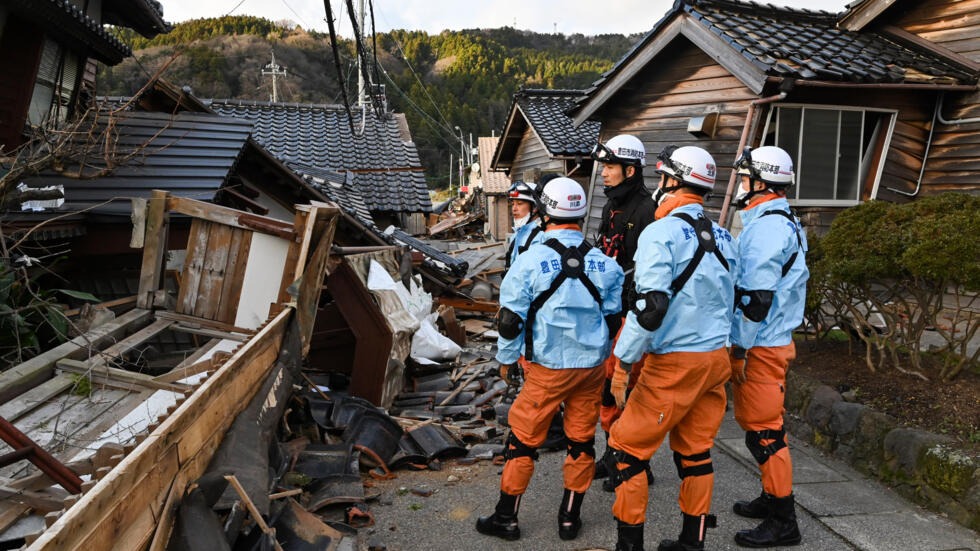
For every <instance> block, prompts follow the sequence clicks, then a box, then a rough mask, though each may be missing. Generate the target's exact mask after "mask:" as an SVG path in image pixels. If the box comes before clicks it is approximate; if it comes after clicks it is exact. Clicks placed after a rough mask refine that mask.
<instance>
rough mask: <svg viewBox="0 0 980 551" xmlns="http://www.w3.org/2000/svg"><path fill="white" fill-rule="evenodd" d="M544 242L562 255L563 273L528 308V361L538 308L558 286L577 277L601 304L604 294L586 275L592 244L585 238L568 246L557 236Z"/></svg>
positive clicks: (526, 335) (525, 354)
mask: <svg viewBox="0 0 980 551" xmlns="http://www.w3.org/2000/svg"><path fill="white" fill-rule="evenodd" d="M544 244H545V245H547V246H548V247H550V248H551V249H552V250H554V251H555V252H557V253H558V254H559V255H561V273H560V274H558V276H557V277H555V279H553V280H552V281H551V286H550V287H548V288H547V289H545V291H544V292H543V293H541V294H540V295H538V296H537V297H535V298H534V300H532V301H531V305H530V306H529V307H528V309H527V322H526V323H525V324H524V358H525V359H527V361H533V360H534V331H533V330H532V328H533V327H534V321H535V319H536V318H537V316H538V310H540V309H541V306H543V305H544V303H545V302H547V301H548V299H549V298H551V296H552V295H554V294H555V293H556V292H557V291H558V288H559V287H561V285H562V283H565V280H566V279H569V278H575V279H578V280H579V281H581V282H582V285H584V286H585V289H586V290H587V291H588V292H589V294H590V295H592V298H593V299H595V301H596V303H598V304H599V305H601V304H602V296H601V295H600V294H599V289H597V288H596V286H595V283H592V280H591V279H589V278H588V277H587V276H586V275H585V266H584V263H585V255H586V254H588V252H589V250H591V249H592V245H589V244H588V243H587V242H586V241H584V240H583V241H582V242H581V243H579V244H578V245H577V246H575V247H566V246H565V245H562V244H561V242H560V241H558V240H557V239H555V238H551V239H549V240H547V241H545V242H544ZM572 264H574V265H572Z"/></svg>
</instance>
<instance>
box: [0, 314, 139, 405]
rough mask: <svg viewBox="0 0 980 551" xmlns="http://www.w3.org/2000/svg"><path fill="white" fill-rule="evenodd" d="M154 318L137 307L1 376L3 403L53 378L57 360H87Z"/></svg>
mask: <svg viewBox="0 0 980 551" xmlns="http://www.w3.org/2000/svg"><path fill="white" fill-rule="evenodd" d="M152 315H153V313H152V312H150V311H149V310H144V309H141V308H134V309H133V310H130V311H129V312H126V313H125V314H123V315H121V316H119V317H118V318H116V319H115V320H113V321H110V322H108V323H106V324H104V325H100V326H98V327H96V328H95V329H93V330H91V331H89V332H88V333H85V334H84V335H80V336H78V337H75V338H74V339H72V340H70V341H68V342H66V343H64V344H61V345H58V346H56V347H54V348H52V349H51V350H48V351H47V352H42V353H41V354H39V355H37V356H35V357H33V358H31V359H30V360H27V361H26V362H24V363H21V364H18V365H16V366H14V367H12V368H10V369H8V370H6V371H4V372H3V373H0V403H6V402H7V400H10V399H11V398H13V397H14V396H17V395H19V394H21V393H22V392H24V391H26V390H27V389H29V388H33V387H35V386H37V385H38V384H40V383H42V382H44V381H46V380H48V379H50V378H51V377H52V376H53V375H54V364H55V362H57V361H58V360H60V359H62V358H71V359H78V358H81V357H87V354H88V351H89V350H90V349H92V348H98V347H101V346H104V345H105V344H106V343H108V342H113V341H115V340H117V339H118V338H119V336H120V335H121V334H123V333H125V332H126V331H128V330H129V329H130V327H131V326H132V325H136V324H139V323H142V322H143V321H145V320H147V319H149V318H150V317H151V316H152Z"/></svg>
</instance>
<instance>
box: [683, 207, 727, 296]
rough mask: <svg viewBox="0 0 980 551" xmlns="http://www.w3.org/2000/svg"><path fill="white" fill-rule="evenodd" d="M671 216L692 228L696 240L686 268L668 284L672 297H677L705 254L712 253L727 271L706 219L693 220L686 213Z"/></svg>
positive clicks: (725, 261) (723, 257) (711, 227)
mask: <svg viewBox="0 0 980 551" xmlns="http://www.w3.org/2000/svg"><path fill="white" fill-rule="evenodd" d="M671 216H676V217H678V218H680V219H681V220H683V221H685V222H687V223H688V224H689V225H690V226H691V227H692V228H694V235H695V236H697V239H698V250H697V251H695V252H694V256H693V257H692V258H691V261H690V262H688V263H687V267H685V268H684V271H682V272H681V273H680V275H678V276H677V279H675V280H674V281H672V282H670V291H671V293H672V295H677V293H679V292H680V291H681V289H683V288H684V285H686V284H687V280H689V279H691V276H692V275H694V270H697V268H698V265H699V264H701V259H703V258H704V255H705V254H706V253H709V252H710V253H713V254H714V255H715V257H716V258H717V259H718V262H721V265H722V266H724V267H725V271H729V270H730V268H729V267H728V260H726V259H725V255H723V254H721V250H720V249H719V248H718V244H717V243H716V242H715V232H714V227H713V226H712V225H711V221H710V220H708V219H707V218H703V217H699V218H697V219H695V218H694V217H693V216H691V215H690V214H687V213H686V212H675V213H673V214H672V215H671Z"/></svg>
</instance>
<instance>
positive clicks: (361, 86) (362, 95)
mask: <svg viewBox="0 0 980 551" xmlns="http://www.w3.org/2000/svg"><path fill="white" fill-rule="evenodd" d="M357 27H358V30H359V31H360V33H361V36H359V37H358V36H355V37H354V38H356V39H357V40H360V39H361V37H363V36H364V0H358V1H357ZM361 57H362V56H357V104H358V105H360V106H362V107H363V106H365V105H367V104H368V99H367V86H368V83H367V82H364V67H362V66H361Z"/></svg>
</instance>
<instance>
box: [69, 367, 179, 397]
mask: <svg viewBox="0 0 980 551" xmlns="http://www.w3.org/2000/svg"><path fill="white" fill-rule="evenodd" d="M58 369H60V370H62V371H65V372H68V373H78V374H80V375H87V376H100V377H105V378H106V379H108V381H109V382H116V383H121V384H124V385H136V386H141V387H146V388H152V389H155V390H169V391H170V392H176V393H178V394H180V393H183V392H184V391H186V390H188V389H189V388H190V387H188V386H187V385H182V384H178V383H165V382H162V381H157V380H155V379H154V378H153V377H151V376H149V375H144V374H142V373H133V372H132V371H126V370H125V369H116V368H115V367H108V366H105V365H92V364H90V363H86V362H80V361H77V360H58ZM124 388H125V389H126V390H129V387H124Z"/></svg>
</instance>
